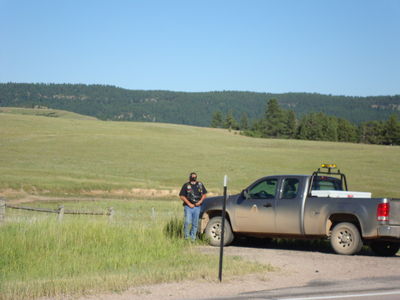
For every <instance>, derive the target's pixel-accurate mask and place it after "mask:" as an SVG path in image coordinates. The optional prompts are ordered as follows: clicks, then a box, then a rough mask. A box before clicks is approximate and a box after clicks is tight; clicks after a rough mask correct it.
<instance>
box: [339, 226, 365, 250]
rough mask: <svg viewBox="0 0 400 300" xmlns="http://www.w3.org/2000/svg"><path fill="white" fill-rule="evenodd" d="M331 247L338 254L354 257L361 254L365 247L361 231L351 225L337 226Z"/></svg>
mask: <svg viewBox="0 0 400 300" xmlns="http://www.w3.org/2000/svg"><path fill="white" fill-rule="evenodd" d="M331 246H332V248H333V250H334V251H335V252H336V253H338V254H343V255H353V254H356V253H358V252H360V250H361V248H362V246H363V242H362V240H361V235H360V231H359V230H358V229H357V227H356V226H354V224H351V223H347V222H344V223H339V224H337V225H336V226H335V227H334V228H333V230H332V233H331Z"/></svg>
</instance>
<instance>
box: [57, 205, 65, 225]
mask: <svg viewBox="0 0 400 300" xmlns="http://www.w3.org/2000/svg"><path fill="white" fill-rule="evenodd" d="M63 218H64V205H60V206H59V207H58V221H59V222H61V221H62V220H63Z"/></svg>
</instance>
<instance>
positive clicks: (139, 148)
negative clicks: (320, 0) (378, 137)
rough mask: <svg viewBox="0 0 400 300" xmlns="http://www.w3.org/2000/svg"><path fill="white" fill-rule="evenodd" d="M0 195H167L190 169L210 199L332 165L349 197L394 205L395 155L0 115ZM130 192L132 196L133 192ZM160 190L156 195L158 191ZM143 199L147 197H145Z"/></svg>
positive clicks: (156, 126) (176, 128) (392, 150)
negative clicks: (264, 179)
mask: <svg viewBox="0 0 400 300" xmlns="http://www.w3.org/2000/svg"><path fill="white" fill-rule="evenodd" d="M0 124H1V126H0V144H1V147H0V190H1V191H2V192H3V193H5V192H6V191H10V190H13V191H24V192H27V193H33V194H34V193H37V194H49V195H63V196H67V195H76V194H80V195H82V194H89V195H101V194H104V193H105V191H109V192H111V194H112V195H115V196H121V197H128V198H131V197H132V198H133V197H136V196H137V194H140V192H141V190H140V189H144V190H145V191H147V192H148V191H149V190H150V191H151V190H152V189H154V190H155V191H153V192H152V193H153V194H154V195H159V193H160V190H164V192H165V194H166V195H170V196H175V195H176V194H177V193H178V189H179V188H180V186H181V185H182V183H183V182H184V181H185V180H186V179H187V175H188V174H189V172H190V171H193V170H195V171H197V172H198V174H199V177H200V179H201V180H202V181H203V182H204V183H205V184H206V186H207V187H208V189H209V190H210V191H211V192H214V193H220V192H221V190H222V180H223V176H224V174H227V175H228V176H229V190H230V192H231V193H234V192H238V191H240V190H241V188H243V187H245V186H246V185H247V184H249V183H251V182H252V181H253V180H255V179H256V178H258V177H260V176H264V175H272V174H283V173H292V174H310V173H311V172H312V171H313V170H315V169H316V168H317V167H318V166H319V164H320V163H322V162H335V163H337V164H338V165H339V167H341V169H342V171H344V172H345V173H346V174H347V175H348V181H349V186H350V189H353V190H362V191H371V192H372V193H373V195H374V196H377V197H378V196H387V197H400V192H399V189H398V182H399V179H400V175H399V173H398V167H399V161H400V151H399V147H393V146H375V145H361V144H347V143H330V142H312V141H299V140H279V139H257V138H249V137H245V136H241V135H238V134H235V133H233V132H228V131H226V130H221V129H210V128H201V127H192V126H182V125H173V124H163V123H135V122H110V121H99V120H83V119H71V118H49V117H43V116H36V115H23V114H12V113H0ZM132 189H134V190H132ZM157 190H158V192H157ZM146 195H148V194H146Z"/></svg>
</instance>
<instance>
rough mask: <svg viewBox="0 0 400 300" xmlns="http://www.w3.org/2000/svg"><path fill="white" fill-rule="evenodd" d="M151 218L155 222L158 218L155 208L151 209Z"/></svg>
mask: <svg viewBox="0 0 400 300" xmlns="http://www.w3.org/2000/svg"><path fill="white" fill-rule="evenodd" d="M151 218H152V219H153V220H154V219H155V218H156V210H155V209H154V207H152V208H151Z"/></svg>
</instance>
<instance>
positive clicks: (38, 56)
mask: <svg viewBox="0 0 400 300" xmlns="http://www.w3.org/2000/svg"><path fill="white" fill-rule="evenodd" d="M0 82H44V83H85V84H109V85H116V86H118V87H123V88H127V89H144V90H155V89H157V90H172V91H190V92H192V91H199V92H201V91H221V90H239V91H255V92H271V93H284V92H312V93H314V92H315V93H322V94H333V95H352V96H368V95H395V94H400V1H398V0H376V1H370V0H359V1H356V0H336V1H333V0H332V1H324V0H303V1H301V0H291V1H290V0H276V1H272V0H271V1H269V0H246V1H245V0H242V1H237V0H230V1H225V0H213V1H211V0H202V1H200V0H199V1H194V0H193V1H191V0H181V1H175V0H164V1H161V0H160V1H155V0H147V1H146V0H142V1H119V0H114V1H111V0H110V1H100V0H97V1H91V0H80V1H76V0H65V1H61V0H59V1H57V0H48V1H44V0H35V1H32V0H29V1H26V0H24V1H22V0H0Z"/></svg>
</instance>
